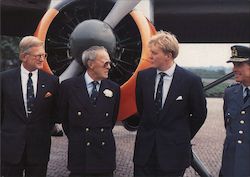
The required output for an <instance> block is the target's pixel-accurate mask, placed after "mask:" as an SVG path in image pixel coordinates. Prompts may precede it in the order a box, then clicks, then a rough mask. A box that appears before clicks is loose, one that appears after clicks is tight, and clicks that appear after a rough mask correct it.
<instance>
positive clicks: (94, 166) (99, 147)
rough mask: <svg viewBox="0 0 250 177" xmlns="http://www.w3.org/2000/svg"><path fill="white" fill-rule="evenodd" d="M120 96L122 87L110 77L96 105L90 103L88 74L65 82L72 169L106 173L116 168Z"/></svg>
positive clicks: (62, 106) (66, 128)
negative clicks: (115, 128)
mask: <svg viewBox="0 0 250 177" xmlns="http://www.w3.org/2000/svg"><path fill="white" fill-rule="evenodd" d="M107 90H108V92H109V94H107ZM105 93H106V94H105ZM110 93H112V94H110ZM119 97H120V87H119V86H118V85H117V84H115V83H114V82H112V81H110V80H102V81H101V85H100V89H99V94H98V98H97V104H96V107H94V106H93V105H92V104H91V102H90V97H89V95H88V91H87V88H86V83H85V79H84V75H81V76H78V77H75V78H71V79H69V80H66V81H64V82H63V83H62V84H61V88H60V113H61V116H60V117H61V118H62V119H63V128H64V131H65V133H66V135H67V137H68V140H69V144H68V169H69V170H70V171H72V172H75V173H106V172H112V171H113V170H114V169H115V168H116V159H115V153H116V147H115V140H114V136H113V133H112V129H113V127H114V125H115V122H116V118H117V114H118V109H119V99H120V98H119Z"/></svg>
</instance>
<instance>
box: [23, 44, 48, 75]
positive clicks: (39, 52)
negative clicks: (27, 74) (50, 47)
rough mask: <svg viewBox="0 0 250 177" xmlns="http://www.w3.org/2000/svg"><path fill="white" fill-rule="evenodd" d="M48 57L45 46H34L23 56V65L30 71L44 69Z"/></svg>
mask: <svg viewBox="0 0 250 177" xmlns="http://www.w3.org/2000/svg"><path fill="white" fill-rule="evenodd" d="M46 58H47V54H46V53H45V50H44V48H43V46H39V47H32V48H30V49H29V51H28V52H25V53H23V54H22V56H21V60H22V63H23V66H24V68H26V69H27V70H28V71H34V70H36V69H42V68H43V63H44V61H45V60H46Z"/></svg>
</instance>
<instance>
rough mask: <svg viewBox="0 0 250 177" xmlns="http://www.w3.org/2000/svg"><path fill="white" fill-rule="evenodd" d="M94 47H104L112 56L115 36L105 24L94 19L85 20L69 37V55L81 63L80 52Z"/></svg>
mask: <svg viewBox="0 0 250 177" xmlns="http://www.w3.org/2000/svg"><path fill="white" fill-rule="evenodd" d="M94 45H98V46H104V47H105V48H106V49H107V50H108V52H109V54H110V55H111V56H112V55H113V53H114V51H115V48H116V38H115V35H114V33H113V30H112V29H111V27H110V26H109V25H107V24H106V23H104V22H102V21H100V20H96V19H92V20H85V21H83V22H81V23H80V24H78V25H77V26H76V28H75V29H74V31H73V32H72V33H71V35H70V51H71V55H72V56H73V57H74V58H76V59H77V61H78V62H80V63H81V55H82V52H83V51H84V50H86V49H88V48H89V47H91V46H94Z"/></svg>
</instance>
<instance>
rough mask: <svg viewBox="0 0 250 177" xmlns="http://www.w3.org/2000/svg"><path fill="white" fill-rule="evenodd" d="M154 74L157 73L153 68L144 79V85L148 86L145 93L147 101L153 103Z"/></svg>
mask: <svg viewBox="0 0 250 177" xmlns="http://www.w3.org/2000/svg"><path fill="white" fill-rule="evenodd" d="M156 75H157V72H156V69H153V70H151V73H150V74H149V77H147V78H146V79H147V81H146V85H145V86H147V87H148V93H147V95H149V101H150V102H151V103H154V94H155V80H156ZM153 107H154V106H153ZM154 108H155V107H154Z"/></svg>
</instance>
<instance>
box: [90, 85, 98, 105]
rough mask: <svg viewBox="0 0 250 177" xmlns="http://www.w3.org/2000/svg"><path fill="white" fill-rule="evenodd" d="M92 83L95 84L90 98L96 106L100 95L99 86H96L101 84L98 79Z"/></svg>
mask: <svg viewBox="0 0 250 177" xmlns="http://www.w3.org/2000/svg"><path fill="white" fill-rule="evenodd" d="M91 83H92V85H93V88H92V92H91V96H90V100H91V103H92V104H93V105H94V106H96V100H97V96H98V91H97V88H96V86H97V85H98V84H99V83H98V82H97V81H93V82H91Z"/></svg>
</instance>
